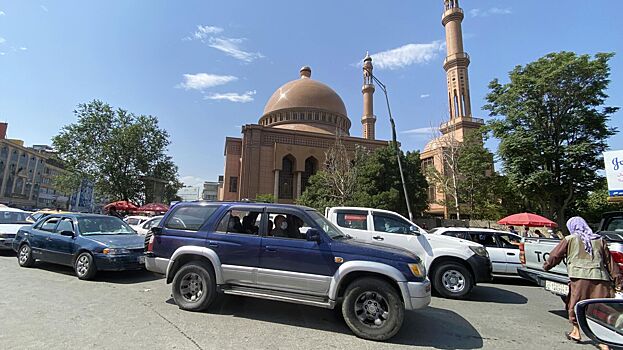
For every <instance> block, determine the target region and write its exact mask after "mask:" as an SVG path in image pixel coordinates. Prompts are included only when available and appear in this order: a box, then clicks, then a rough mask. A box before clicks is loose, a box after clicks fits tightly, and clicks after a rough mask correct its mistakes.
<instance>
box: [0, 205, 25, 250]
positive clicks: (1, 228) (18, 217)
mask: <svg viewBox="0 0 623 350" xmlns="http://www.w3.org/2000/svg"><path fill="white" fill-rule="evenodd" d="M28 215H30V212H27V211H23V210H21V209H15V208H9V207H6V206H4V207H1V208H0V250H11V246H12V244H13V239H15V234H16V233H17V231H18V230H19V229H20V228H21V227H22V226H24V225H30V222H28V221H27V220H26V219H27V218H28Z"/></svg>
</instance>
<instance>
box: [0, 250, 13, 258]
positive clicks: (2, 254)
mask: <svg viewBox="0 0 623 350" xmlns="http://www.w3.org/2000/svg"><path fill="white" fill-rule="evenodd" d="M15 256H16V254H15V252H14V251H13V250H8V249H7V250H4V249H2V250H0V257H7V258H14V257H15Z"/></svg>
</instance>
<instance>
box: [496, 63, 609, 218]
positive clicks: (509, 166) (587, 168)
mask: <svg viewBox="0 0 623 350" xmlns="http://www.w3.org/2000/svg"><path fill="white" fill-rule="evenodd" d="M612 56H613V54H610V53H598V54H596V55H595V57H594V58H591V57H590V56H589V55H580V56H578V55H576V54H575V53H572V52H560V53H552V54H548V55H546V56H545V57H542V58H540V59H538V60H537V61H535V62H532V63H529V64H527V65H526V66H517V67H515V69H513V70H512V71H511V72H510V74H509V78H510V82H508V83H506V84H501V83H500V82H499V81H498V80H497V79H495V80H493V81H492V82H491V83H490V84H489V88H490V92H489V94H488V95H487V101H488V103H487V104H486V105H485V106H484V108H485V109H486V110H489V112H490V115H491V116H496V117H499V118H497V119H495V120H493V121H491V122H490V123H489V126H490V127H491V130H492V131H493V135H494V136H495V137H497V138H498V139H500V146H499V149H498V154H499V156H500V158H501V160H502V161H503V165H504V171H505V173H506V174H507V176H508V179H509V181H510V182H511V183H512V184H513V186H515V187H516V188H517V189H518V191H519V193H520V195H521V196H522V198H523V199H524V200H525V201H526V202H529V203H533V205H534V206H535V207H537V208H539V211H540V212H542V213H543V214H545V215H546V216H549V217H551V218H553V219H555V220H556V221H557V222H558V224H559V225H563V224H564V220H565V218H566V214H567V209H569V208H571V207H573V205H574V201H575V200H576V199H577V198H578V196H579V195H581V194H583V193H587V192H589V191H592V190H593V189H594V188H595V185H596V183H597V180H598V178H599V177H598V175H597V174H596V172H597V170H599V169H601V168H602V165H603V160H602V152H603V151H604V150H606V149H607V140H608V138H609V137H610V136H612V135H613V134H614V133H615V132H616V129H615V128H610V127H608V125H607V123H608V120H609V118H610V116H611V115H612V114H613V113H615V112H616V111H617V110H618V108H616V107H608V106H604V102H605V100H606V98H607V97H608V95H607V94H606V89H607V87H608V84H609V82H610V80H609V76H610V68H609V66H608V61H609V60H610V58H611V57H612Z"/></svg>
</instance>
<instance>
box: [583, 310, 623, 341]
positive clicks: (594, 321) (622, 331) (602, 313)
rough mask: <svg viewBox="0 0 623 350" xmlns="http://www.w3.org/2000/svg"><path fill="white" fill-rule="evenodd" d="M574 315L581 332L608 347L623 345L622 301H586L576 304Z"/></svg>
mask: <svg viewBox="0 0 623 350" xmlns="http://www.w3.org/2000/svg"><path fill="white" fill-rule="evenodd" d="M575 313H576V315H577V319H578V324H579V326H580V328H581V329H582V332H584V334H586V335H587V336H588V337H589V338H591V339H593V340H594V341H596V342H599V343H603V344H606V345H608V346H614V347H619V346H621V345H623V300H622V299H588V300H583V301H581V302H579V303H577V304H576V306H575Z"/></svg>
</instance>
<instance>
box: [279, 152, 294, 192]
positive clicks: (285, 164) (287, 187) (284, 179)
mask: <svg viewBox="0 0 623 350" xmlns="http://www.w3.org/2000/svg"><path fill="white" fill-rule="evenodd" d="M294 164H295V160H294V157H292V156H291V155H287V156H285V157H283V159H282V160H281V171H280V172H279V198H280V199H292V198H293V193H294Z"/></svg>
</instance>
